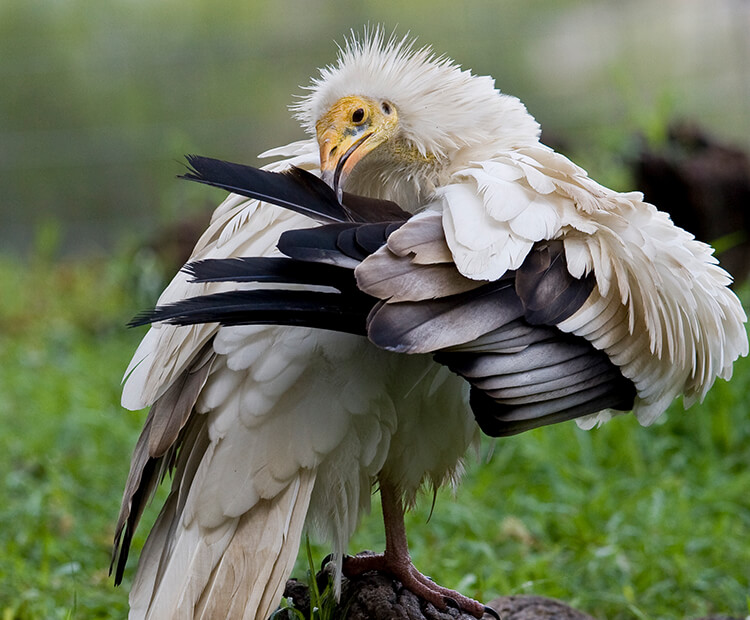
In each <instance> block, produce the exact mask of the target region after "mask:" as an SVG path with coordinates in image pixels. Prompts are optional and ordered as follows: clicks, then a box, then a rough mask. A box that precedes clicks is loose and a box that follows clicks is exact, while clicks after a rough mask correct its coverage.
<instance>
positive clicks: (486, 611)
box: [484, 605, 501, 620]
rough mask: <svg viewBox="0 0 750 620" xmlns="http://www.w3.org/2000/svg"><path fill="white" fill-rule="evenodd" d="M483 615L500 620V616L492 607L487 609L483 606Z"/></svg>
mask: <svg viewBox="0 0 750 620" xmlns="http://www.w3.org/2000/svg"><path fill="white" fill-rule="evenodd" d="M484 615H485V616H492V617H493V618H494V619H495V620H501V619H500V614H499V613H497V612H496V611H495V610H494V609H492V607H487V605H485V606H484Z"/></svg>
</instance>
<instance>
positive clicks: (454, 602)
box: [443, 596, 461, 611]
mask: <svg viewBox="0 0 750 620" xmlns="http://www.w3.org/2000/svg"><path fill="white" fill-rule="evenodd" d="M443 601H445V604H446V605H447V606H448V607H453V608H454V609H458V610H459V611H460V610H461V606H460V605H459V604H458V601H457V600H456V599H454V598H452V597H450V596H443Z"/></svg>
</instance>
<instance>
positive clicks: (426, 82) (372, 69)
mask: <svg viewBox="0 0 750 620" xmlns="http://www.w3.org/2000/svg"><path fill="white" fill-rule="evenodd" d="M309 90H310V93H309V94H308V95H307V96H306V97H304V98H303V100H302V101H301V102H300V103H299V104H298V105H296V106H295V109H296V112H297V117H298V118H299V119H300V121H301V122H302V124H303V126H304V127H305V128H306V129H307V131H308V132H309V133H310V134H311V135H313V136H314V137H315V138H316V139H317V141H318V145H319V147H320V162H321V171H322V176H323V179H324V180H325V181H326V182H327V183H328V184H329V185H331V187H333V188H334V190H335V191H336V192H337V193H339V195H340V194H341V192H342V191H343V189H344V187H346V189H347V191H351V192H356V193H359V194H365V195H369V196H372V197H377V198H386V199H390V200H395V201H397V202H400V203H401V204H402V205H404V206H405V207H408V205H409V204H417V203H419V202H421V199H422V198H423V197H424V196H425V195H426V194H427V193H429V192H431V191H433V190H434V189H435V188H436V187H438V186H440V184H441V183H440V181H441V179H443V178H445V177H446V176H447V175H448V174H449V173H450V172H451V169H452V167H453V166H455V165H456V164H458V163H460V162H465V161H469V160H471V159H475V158H481V157H482V156H483V155H484V154H486V153H488V152H497V150H498V149H500V150H505V149H511V148H516V147H520V146H524V145H530V144H535V143H536V142H537V141H538V139H539V134H540V129H539V125H538V123H537V122H536V121H535V120H534V118H533V117H532V116H531V115H530V114H529V113H528V112H527V111H526V108H525V106H524V105H523V104H522V103H521V102H520V101H519V100H518V99H517V98H516V97H512V96H510V95H504V94H502V93H500V92H499V91H498V90H497V89H496V88H495V82H494V80H493V79H492V78H490V77H486V76H476V75H473V74H472V73H471V72H470V71H466V70H462V69H461V68H460V67H459V66H458V65H456V64H454V63H453V61H451V60H450V59H448V58H445V57H436V56H435V55H434V54H433V52H432V50H431V48H429V47H423V48H420V49H416V48H414V45H413V41H412V40H410V39H408V38H404V39H400V40H395V39H390V40H389V41H384V40H383V34H382V32H376V33H375V34H374V35H372V36H369V37H365V38H364V39H362V40H356V39H352V40H350V41H349V42H348V45H347V46H346V47H345V48H344V49H343V50H342V51H341V52H340V54H339V57H338V60H337V62H336V63H335V64H333V65H329V66H327V67H325V68H323V69H321V71H320V76H319V77H318V78H315V79H313V81H312V84H311V85H310V87H309Z"/></svg>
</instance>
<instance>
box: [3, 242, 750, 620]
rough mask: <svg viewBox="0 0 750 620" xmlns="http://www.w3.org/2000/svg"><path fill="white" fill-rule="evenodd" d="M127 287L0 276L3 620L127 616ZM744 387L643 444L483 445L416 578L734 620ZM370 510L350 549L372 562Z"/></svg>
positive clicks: (743, 594) (73, 267)
mask: <svg viewBox="0 0 750 620" xmlns="http://www.w3.org/2000/svg"><path fill="white" fill-rule="evenodd" d="M136 271H138V269H137V268H136V266H134V265H133V264H129V263H128V262H127V260H126V259H125V258H120V259H117V260H113V261H111V262H102V261H90V262H82V261H79V262H76V263H63V264H59V263H56V262H54V261H52V260H49V259H44V258H43V256H42V257H41V258H38V259H37V260H35V261H32V262H31V263H27V264H24V263H20V262H18V261H15V260H11V259H3V260H0V290H2V291H3V297H2V299H0V474H2V481H3V484H2V486H0V618H2V620H14V619H37V618H43V619H47V618H51V619H54V618H81V619H84V618H85V619H88V618H121V617H123V616H124V615H125V609H126V598H127V588H128V587H129V582H128V581H127V579H129V578H130V577H131V576H132V573H133V568H132V563H131V568H130V569H129V570H128V572H127V575H126V583H125V584H124V587H122V588H114V587H113V586H112V584H111V581H110V579H109V578H108V576H107V568H108V564H109V552H110V541H111V538H112V533H113V525H114V520H115V518H116V515H117V511H118V508H119V501H120V493H121V489H122V486H123V484H124V479H125V476H126V474H127V468H128V462H129V458H130V452H131V450H132V446H133V444H134V442H135V438H136V436H137V433H138V431H139V428H140V425H141V424H142V421H143V414H132V413H128V412H125V411H123V410H121V409H120V407H119V404H118V403H119V382H120V378H121V375H122V372H123V369H124V368H125V366H126V364H127V362H128V360H129V358H130V355H131V354H132V352H133V349H134V348H135V346H136V344H137V341H138V339H139V338H140V335H141V332H140V331H133V330H126V329H125V328H124V323H125V322H126V321H127V319H128V318H129V317H130V315H132V314H133V313H134V312H135V311H136V310H137V309H139V308H141V307H142V306H144V305H146V304H147V303H148V302H149V301H150V300H152V299H153V297H151V295H152V294H153V290H154V289H155V288H156V287H155V286H154V283H153V282H150V283H146V284H144V282H142V281H141V282H134V281H133V280H132V279H131V277H129V276H128V274H132V273H134V272H136ZM144 287H145V288H147V289H148V291H147V292H146V293H144ZM743 297H744V298H745V299H748V295H747V294H743ZM749 382H750V367H749V364H748V361H747V360H742V361H741V362H740V363H738V364H737V366H736V370H735V378H734V380H733V381H732V382H731V383H724V382H719V383H718V384H717V385H716V386H715V387H714V389H713V390H712V391H711V393H710V394H709V396H708V398H707V399H706V402H705V403H703V404H702V405H700V406H695V407H694V408H693V409H691V410H690V411H689V412H687V413H683V412H682V411H681V406H680V405H679V404H676V405H675V406H673V408H672V410H671V412H670V413H671V415H669V416H668V417H667V418H666V420H665V421H664V423H662V424H657V425H655V426H654V427H652V428H646V429H644V428H640V427H639V426H638V425H637V424H636V423H635V421H634V420H633V419H631V418H630V417H623V418H621V419H619V420H615V421H614V422H612V423H610V424H608V425H606V426H605V427H603V428H601V429H598V430H595V431H592V432H588V433H586V432H582V431H579V430H578V429H577V428H576V427H575V425H574V424H563V425H558V426H556V427H549V428H543V429H539V430H537V431H534V432H531V433H526V434H524V435H522V436H518V437H514V438H510V439H505V440H502V441H498V443H497V445H496V447H495V450H494V454H493V456H492V458H491V460H490V461H489V462H485V461H486V458H485V457H486V452H487V450H488V447H489V442H488V443H486V444H485V446H484V447H483V451H484V453H485V454H484V455H483V457H482V458H481V459H479V461H477V460H476V459H474V460H473V462H471V463H470V466H469V471H468V473H467V475H466V477H465V480H464V483H463V484H462V485H461V487H460V489H459V490H458V494H457V496H456V498H455V499H454V498H453V497H452V496H451V493H450V492H449V491H444V492H441V493H440V494H439V496H438V501H437V505H436V507H435V510H434V513H433V515H432V518H431V519H429V522H428V516H429V511H430V503H431V502H430V501H429V499H430V498H429V497H425V498H424V501H422V502H421V504H420V506H419V508H418V509H417V510H416V511H415V512H414V513H412V514H411V515H410V516H409V519H408V528H409V532H410V539H411V543H412V551H413V556H414V559H415V562H416V563H417V565H418V566H419V567H420V568H421V569H422V570H423V571H425V572H426V573H428V574H430V575H431V576H433V577H434V578H435V579H436V580H437V581H438V582H440V583H442V584H444V585H447V586H450V587H457V588H459V589H461V590H462V591H464V592H465V593H466V594H469V595H471V596H475V597H478V598H480V599H482V600H490V599H491V598H492V597H494V596H496V595H500V594H522V593H534V594H539V595H544V596H552V597H557V598H560V599H563V600H565V601H567V602H569V603H570V604H572V605H574V606H577V607H579V608H581V609H583V610H585V611H587V612H588V613H591V614H592V615H595V616H597V617H600V618H685V617H697V616H701V615H708V614H709V613H717V614H718V613H723V614H730V615H735V616H743V615H747V614H748V595H749V594H750V543H748V541H750V468H748V466H747V465H748V463H750V418H749V416H748V412H749V411H750V386H749V385H748V383H749ZM374 500H375V501H374V503H375V507H374V511H373V514H372V515H370V516H369V517H368V518H366V519H365V521H364V522H363V524H362V527H361V528H360V529H359V530H358V532H357V534H356V535H355V538H354V540H353V541H352V545H351V548H350V549H351V551H353V552H354V551H357V550H360V549H364V548H370V549H375V550H379V549H381V548H382V545H383V536H382V526H381V524H380V517H379V514H378V511H377V499H376V498H374ZM155 508H156V507H152V509H151V510H150V511H149V515H148V516H147V519H146V522H149V521H150V520H151V519H153V516H154V513H155ZM144 536H145V533H144V532H141V533H140V534H139V537H138V539H137V540H136V545H135V546H136V548H139V546H140V545H142V543H143V539H144ZM325 553H327V550H325V549H324V548H322V547H318V548H316V555H317V556H318V558H322V557H323V555H325ZM306 566H307V561H306V559H303V561H302V563H301V564H300V572H299V573H298V574H299V575H301V576H302V575H304V571H305V568H306Z"/></svg>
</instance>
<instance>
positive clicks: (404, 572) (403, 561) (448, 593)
mask: <svg viewBox="0 0 750 620" xmlns="http://www.w3.org/2000/svg"><path fill="white" fill-rule="evenodd" d="M370 571H378V572H384V573H388V574H389V575H391V576H393V577H395V578H396V579H398V581H400V582H401V584H402V585H403V586H404V588H406V589H407V590H409V591H410V592H412V593H413V594H415V595H416V596H418V597H419V598H421V599H423V600H425V601H427V602H429V603H432V604H433V605H434V606H435V608H436V609H439V610H441V611H445V610H446V609H447V608H448V607H455V608H456V609H458V610H460V611H462V612H465V613H468V614H471V615H472V616H474V617H475V618H481V617H482V616H484V615H485V614H488V615H490V616H492V617H493V618H496V619H497V620H500V617H499V616H498V615H497V612H496V611H495V610H494V609H491V608H490V607H487V606H485V605H483V604H482V603H480V602H479V601H475V600H474V599H471V598H469V597H468V596H464V595H463V594H461V593H460V592H456V591H455V590H449V589H448V588H443V587H442V586H439V585H438V584H436V583H435V582H434V581H432V579H430V578H429V577H427V576H426V575H423V574H422V573H420V572H419V571H418V570H417V569H416V567H415V566H414V564H412V562H411V559H410V558H409V555H408V553H407V554H406V555H405V556H404V555H402V554H397V553H387V552H386V553H380V554H377V555H358V556H354V557H353V556H348V557H345V558H344V565H343V573H344V575H345V576H346V577H356V576H358V575H362V574H363V573H366V572H370Z"/></svg>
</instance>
